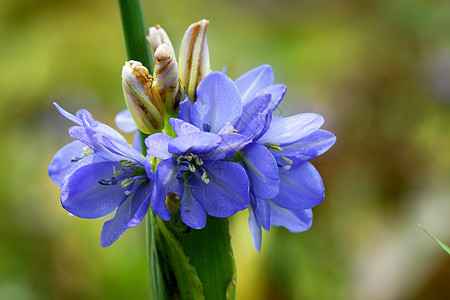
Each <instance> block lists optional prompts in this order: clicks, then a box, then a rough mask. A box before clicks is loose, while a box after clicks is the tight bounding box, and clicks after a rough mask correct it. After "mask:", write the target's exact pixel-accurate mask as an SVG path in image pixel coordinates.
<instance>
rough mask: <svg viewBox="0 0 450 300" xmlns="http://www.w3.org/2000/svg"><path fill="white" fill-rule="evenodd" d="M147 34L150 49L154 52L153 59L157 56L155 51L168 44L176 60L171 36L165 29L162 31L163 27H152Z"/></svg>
mask: <svg viewBox="0 0 450 300" xmlns="http://www.w3.org/2000/svg"><path fill="white" fill-rule="evenodd" d="M147 33H148V35H147V37H146V39H147V42H148V43H149V45H150V49H151V51H152V57H154V56H155V51H156V49H158V47H159V46H161V45H162V44H167V45H168V46H169V48H170V51H171V53H172V57H173V58H174V59H175V51H174V50H173V46H172V43H171V42H170V39H169V36H168V35H167V33H166V32H165V31H164V29H162V27H161V26H159V25H156V26H154V27H150V28H149V29H148V31H147Z"/></svg>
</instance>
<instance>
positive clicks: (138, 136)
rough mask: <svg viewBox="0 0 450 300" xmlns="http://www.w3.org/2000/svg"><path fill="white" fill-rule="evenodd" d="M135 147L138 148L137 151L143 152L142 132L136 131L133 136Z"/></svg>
mask: <svg viewBox="0 0 450 300" xmlns="http://www.w3.org/2000/svg"><path fill="white" fill-rule="evenodd" d="M133 148H134V149H136V151H137V152H139V153H142V147H141V134H140V133H139V131H138V132H136V133H135V134H134V136H133Z"/></svg>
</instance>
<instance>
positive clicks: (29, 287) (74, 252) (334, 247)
mask: <svg viewBox="0 0 450 300" xmlns="http://www.w3.org/2000/svg"><path fill="white" fill-rule="evenodd" d="M143 2H144V12H145V14H146V17H147V24H148V25H149V26H150V25H155V24H160V25H161V26H163V27H164V28H165V30H166V31H167V32H168V33H169V35H170V36H171V39H172V42H173V44H174V46H175V49H176V50H178V47H179V44H180V42H181V38H182V36H183V33H184V31H185V30H186V28H187V27H188V25H189V24H191V23H193V22H195V21H197V20H199V19H201V18H206V19H209V20H210V21H211V24H210V26H209V28H208V42H209V49H210V55H211V61H212V67H213V69H214V70H221V69H222V67H223V66H224V65H226V66H227V74H228V75H229V76H230V77H232V78H237V77H238V76H239V75H241V74H242V73H244V72H246V71H247V70H249V69H251V68H253V67H256V66H258V65H260V64H264V63H269V64H271V65H272V66H273V68H274V71H275V78H276V82H277V83H284V84H286V85H287V87H288V93H287V95H286V98H285V101H284V102H283V103H282V105H281V107H280V108H279V109H278V110H277V112H276V113H277V114H279V115H282V116H289V115H292V114H296V113H300V112H317V113H320V114H322V115H323V116H324V117H325V119H326V123H325V125H324V128H325V129H328V130H330V131H332V132H334V133H335V134H336V136H337V138H338V140H337V143H336V145H335V146H334V147H333V148H332V149H331V150H330V151H328V152H327V153H326V154H324V155H322V156H321V157H319V158H316V159H314V160H313V163H314V165H315V166H316V167H317V169H318V170H319V171H320V173H321V175H322V177H323V180H324V183H325V187H326V197H325V201H324V202H323V203H322V204H321V205H319V206H318V207H316V208H315V209H314V214H315V215H314V224H313V227H312V228H311V229H310V230H309V231H307V232H304V233H298V234H294V233H289V232H288V231H287V230H285V229H283V228H274V229H273V230H271V232H270V233H264V235H263V245H262V250H261V253H259V254H258V253H257V252H256V251H255V250H254V249H253V246H252V244H251V239H250V235H249V232H248V226H247V217H248V215H247V212H246V211H245V212H240V213H238V214H237V215H236V216H235V217H233V218H232V220H231V225H232V233H233V244H234V251H235V255H236V258H237V264H238V289H237V291H238V299H249V300H251V299H438V298H440V299H443V298H445V296H449V289H448V279H449V275H450V259H449V256H448V255H447V254H446V253H445V252H444V251H443V250H442V249H440V248H439V247H438V246H437V245H436V244H435V243H434V242H433V241H432V240H431V239H430V238H429V237H428V236H426V235H425V234H424V233H423V232H422V231H420V230H419V229H418V228H417V226H416V224H417V223H421V224H423V225H424V226H425V227H426V228H427V229H428V230H430V231H431V232H432V233H434V234H435V235H436V236H437V237H438V238H440V239H441V240H442V241H443V242H445V243H447V244H449V243H450V226H449V225H450V218H449V212H450V201H449V195H450V187H449V179H450V156H449V153H450V122H449V120H450V107H449V105H450V34H449V28H450V19H449V18H448V16H449V14H450V4H449V2H448V1H437V0H436V1H431V0H430V1H425V0H422V1H418V0H410V1H404V0H379V1H376V0H372V1H369V0H362V1H361V0H342V1H312V0H304V1H294V0H282V1H269V0H261V1H256V0H253V1H238V0H228V1H211V0H209V1H207V0H203V1H200V0H191V1H173V0H164V1H157V2H156V1H143ZM125 59H126V54H125V47H124V43H123V37H122V27H121V23H120V17H119V11H118V4H117V2H116V1H105V0H102V1H100V0H98V1H93V0H90V1H87V0H78V1H75V0H71V1H51V0H41V1H37V0H16V1H7V0H0V126H1V127H0V128H1V130H0V132H1V139H0V141H1V147H0V157H1V160H0V161H1V165H0V166H1V168H0V195H1V196H0V205H1V206H0V299H99V298H100V299H144V298H147V297H148V296H149V290H148V275H147V269H146V268H147V267H146V266H147V264H146V257H145V230H144V229H145V228H144V227H145V226H143V224H141V226H138V227H137V228H135V229H131V230H128V231H127V232H126V234H125V235H124V236H123V237H121V238H120V240H119V241H118V242H116V243H115V244H114V245H113V246H111V247H109V248H106V249H103V248H101V247H100V245H99V235H100V230H101V226H102V223H103V222H104V221H105V220H106V218H105V219H102V220H82V219H78V218H76V217H69V216H68V213H67V212H66V211H65V210H64V209H63V208H62V207H61V205H60V203H59V200H58V199H59V190H58V188H57V187H56V186H55V185H54V184H53V183H52V182H51V181H50V180H49V178H48V177H47V174H46V168H47V166H48V163H49V162H50V160H51V158H52V156H53V154H54V153H55V152H56V150H57V149H59V148H60V147H61V146H63V145H64V144H66V143H67V142H69V141H70V139H69V137H68V135H67V128H68V127H69V126H70V125H71V124H70V122H68V121H66V120H65V119H63V118H62V117H61V116H60V115H59V114H58V113H57V112H56V110H55V109H54V107H53V106H52V104H51V102H52V101H57V102H58V103H59V104H61V105H62V106H63V107H64V108H66V109H67V110H69V111H71V112H75V111H76V110H77V109H78V108H86V109H88V110H90V111H91V112H92V113H93V115H94V116H95V117H96V118H97V119H98V120H100V121H103V122H105V123H107V124H110V125H113V117H114V115H115V113H117V112H118V111H119V110H122V109H124V108H125V104H124V102H123V98H122V90H121V79H120V74H121V68H122V65H123V63H124V61H125Z"/></svg>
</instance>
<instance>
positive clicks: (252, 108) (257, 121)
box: [236, 94, 271, 138]
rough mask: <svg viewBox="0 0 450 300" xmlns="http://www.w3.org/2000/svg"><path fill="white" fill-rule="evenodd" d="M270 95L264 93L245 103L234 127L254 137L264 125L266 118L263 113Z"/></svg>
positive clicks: (241, 132)
mask: <svg viewBox="0 0 450 300" xmlns="http://www.w3.org/2000/svg"><path fill="white" fill-rule="evenodd" d="M270 97H271V96H270V95H269V94H264V95H261V96H259V97H256V98H254V99H253V100H252V101H249V102H247V103H246V104H245V106H244V109H243V110H242V116H241V119H240V120H239V123H238V125H236V129H237V130H238V132H239V133H240V134H242V135H245V136H248V137H251V138H253V137H255V136H256V135H258V134H259V133H260V132H261V131H262V129H263V128H264V127H265V125H266V124H265V123H266V120H267V117H266V113H264V112H265V111H266V109H267V107H268V105H269V103H270Z"/></svg>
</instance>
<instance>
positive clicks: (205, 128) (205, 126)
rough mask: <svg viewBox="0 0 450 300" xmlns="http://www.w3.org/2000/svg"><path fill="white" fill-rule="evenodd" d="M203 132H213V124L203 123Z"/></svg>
mask: <svg viewBox="0 0 450 300" xmlns="http://www.w3.org/2000/svg"><path fill="white" fill-rule="evenodd" d="M203 131H206V132H210V131H211V124H209V123H203Z"/></svg>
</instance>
